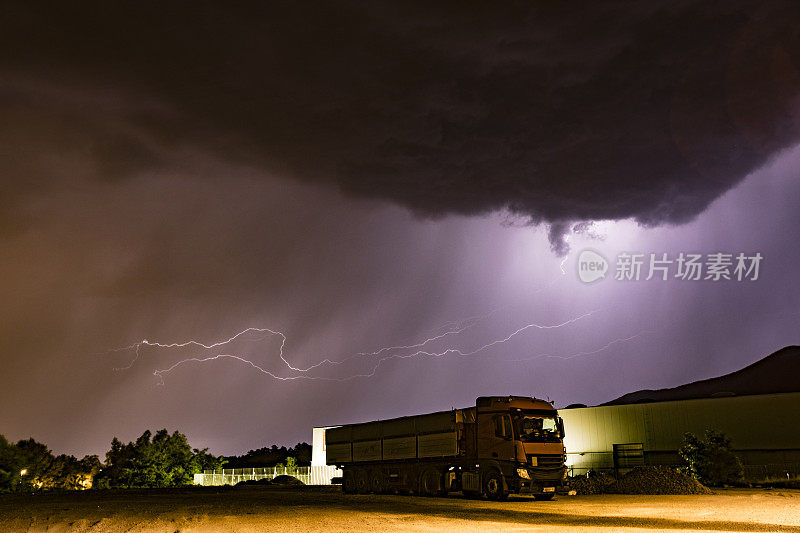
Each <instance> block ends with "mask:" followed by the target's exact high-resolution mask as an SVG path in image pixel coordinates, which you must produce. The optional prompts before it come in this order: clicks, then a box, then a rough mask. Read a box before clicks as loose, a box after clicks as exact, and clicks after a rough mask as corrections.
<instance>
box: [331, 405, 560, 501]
mask: <svg viewBox="0 0 800 533" xmlns="http://www.w3.org/2000/svg"><path fill="white" fill-rule="evenodd" d="M563 438H564V425H563V423H562V421H561V418H559V416H558V414H557V412H556V409H555V408H554V407H553V405H552V404H551V403H550V402H546V401H544V400H539V399H536V398H530V397H521V396H482V397H480V398H478V399H477V400H476V402H475V407H467V408H464V409H454V410H452V411H441V412H437V413H430V414H424V415H415V416H405V417H401V418H393V419H390V420H379V421H376V422H366V423H362V424H348V425H344V426H338V427H334V428H330V429H328V430H326V432H325V448H326V462H327V464H329V465H336V466H338V467H339V468H341V469H342V471H343V476H342V480H341V481H342V490H343V491H344V492H345V493H348V494H354V493H359V494H367V493H376V494H378V493H388V492H399V493H406V494H408V493H414V494H420V495H424V496H437V495H438V496H443V495H446V494H447V493H448V492H450V491H461V492H463V494H464V495H465V496H467V497H480V496H482V495H485V496H486V497H488V498H489V499H492V500H501V499H505V498H506V497H507V496H508V494H533V495H534V496H535V498H536V499H542V500H547V499H551V498H553V496H554V495H555V494H556V493H557V492H561V491H562V490H563V489H564V488H565V484H566V476H567V473H566V468H565V467H564V459H565V455H566V454H565V449H564V443H563Z"/></svg>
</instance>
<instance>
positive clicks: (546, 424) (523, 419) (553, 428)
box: [514, 414, 561, 442]
mask: <svg viewBox="0 0 800 533" xmlns="http://www.w3.org/2000/svg"><path fill="white" fill-rule="evenodd" d="M514 426H515V429H516V430H517V435H519V439H520V440H521V441H523V442H557V441H559V440H561V432H560V431H559V424H558V422H557V420H556V417H554V416H535V415H523V414H520V415H518V416H516V417H515V418H514Z"/></svg>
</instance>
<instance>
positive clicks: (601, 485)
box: [569, 472, 617, 494]
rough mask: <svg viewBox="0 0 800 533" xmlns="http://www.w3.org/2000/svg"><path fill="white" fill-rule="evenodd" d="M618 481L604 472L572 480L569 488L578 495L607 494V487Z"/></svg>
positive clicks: (591, 473)
mask: <svg viewBox="0 0 800 533" xmlns="http://www.w3.org/2000/svg"><path fill="white" fill-rule="evenodd" d="M616 481H617V480H616V479H615V478H614V477H613V476H609V475H608V474H604V473H603V472H589V474H588V475H586V476H577V477H573V478H572V479H570V482H569V488H570V489H572V490H574V491H575V492H577V493H578V494H603V493H605V492H606V490H605V489H606V487H607V486H609V485H611V484H612V483H614V482H616Z"/></svg>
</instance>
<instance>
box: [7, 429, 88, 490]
mask: <svg viewBox="0 0 800 533" xmlns="http://www.w3.org/2000/svg"><path fill="white" fill-rule="evenodd" d="M100 466H101V465H100V460H99V459H98V458H97V456H96V455H87V456H86V457H84V458H83V459H80V460H78V459H76V458H75V457H73V456H72V455H65V454H62V455H58V456H55V455H53V454H52V452H51V451H50V450H49V449H48V448H47V446H46V445H44V444H42V443H41V442H37V441H35V440H34V439H28V440H21V441H19V442H17V443H16V444H11V443H9V442H8V440H6V438H5V437H3V436H2V435H0V491H33V490H50V489H66V490H72V489H81V488H87V487H89V486H91V483H92V477H93V476H94V475H95V474H96V473H97V472H99V470H100Z"/></svg>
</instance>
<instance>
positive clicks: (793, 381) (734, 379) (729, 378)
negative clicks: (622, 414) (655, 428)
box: [602, 346, 800, 405]
mask: <svg viewBox="0 0 800 533" xmlns="http://www.w3.org/2000/svg"><path fill="white" fill-rule="evenodd" d="M779 392H800V346H787V347H785V348H781V349H780V350H778V351H777V352H775V353H772V354H770V355H768V356H766V357H764V358H763V359H761V360H759V361H756V362H755V363H753V364H752V365H750V366H747V367H745V368H743V369H741V370H737V371H736V372H731V373H730V374H725V375H723V376H719V377H716V378H710V379H704V380H701V381H694V382H692V383H688V384H686V385H680V386H679V387H672V388H669V389H657V390H648V389H646V390H640V391H636V392H631V393H628V394H625V395H624V396H620V397H619V398H617V399H616V400H612V401H610V402H606V403H604V404H602V405H620V404H628V403H643V402H664V401H669V400H689V399H693V398H716V397H721V396H743V395H749V394H774V393H779Z"/></svg>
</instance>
